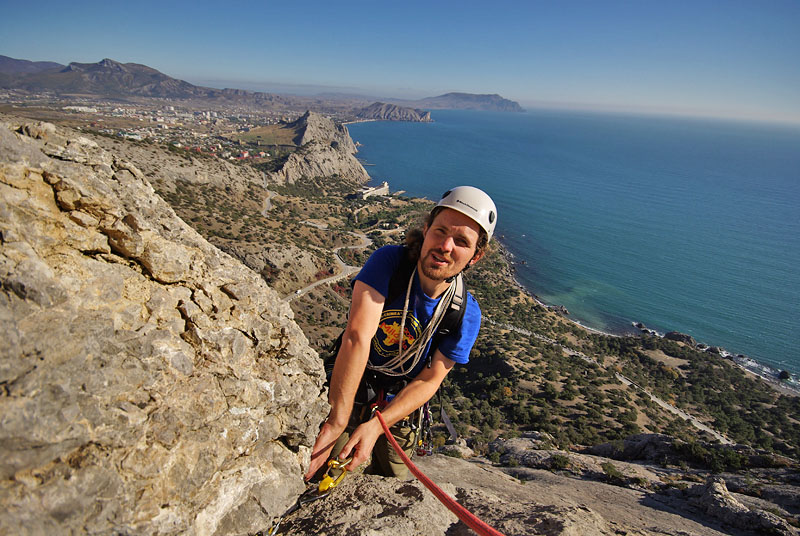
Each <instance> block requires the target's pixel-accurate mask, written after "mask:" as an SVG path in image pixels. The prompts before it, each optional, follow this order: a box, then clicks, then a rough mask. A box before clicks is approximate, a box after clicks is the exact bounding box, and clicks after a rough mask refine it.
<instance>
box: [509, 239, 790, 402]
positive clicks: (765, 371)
mask: <svg viewBox="0 0 800 536" xmlns="http://www.w3.org/2000/svg"><path fill="white" fill-rule="evenodd" d="M497 242H498V243H499V244H500V254H501V255H502V256H503V258H504V259H505V260H506V262H507V263H508V265H509V268H510V269H511V279H512V280H513V281H514V284H515V285H517V287H518V288H519V289H520V290H521V291H522V292H524V293H525V294H527V295H528V296H530V298H531V299H533V300H534V301H535V302H536V303H537V304H539V305H541V306H542V307H544V308H546V309H547V310H549V311H554V312H559V311H560V310H562V311H566V313H567V314H566V315H562V316H563V317H564V319H565V320H567V321H568V322H572V323H573V324H576V325H578V326H579V327H581V328H582V329H585V330H586V331H589V332H592V333H596V334H598V335H603V336H606V337H641V336H642V333H644V329H639V332H638V333H636V332H631V333H624V332H623V333H611V332H607V331H603V330H601V329H597V328H593V327H590V326H587V325H585V324H582V323H581V322H580V321H578V320H575V319H573V318H569V316H568V315H569V314H570V313H569V311H567V309H566V308H565V307H564V306H562V305H557V304H547V303H545V302H544V301H542V300H541V299H540V298H539V296H537V295H536V294H535V293H534V292H533V291H531V290H530V289H529V288H528V287H526V286H525V285H524V284H522V283H520V281H519V280H518V279H517V278H516V275H515V272H516V269H515V264H516V263H515V261H514V258H515V255H514V254H513V253H512V252H511V251H510V250H509V249H508V247H507V246H506V245H505V244H504V243H503V241H502V240H501V239H500V238H499V237H498V238H497ZM636 324H637V322H636V321H633V320H632V321H631V325H632V326H636ZM645 329H646V328H645ZM646 332H647V333H649V334H650V335H653V336H655V337H660V338H663V337H664V334H661V333H658V332H657V331H655V330H651V329H647V330H646ZM697 344H698V346H700V345H703V346H705V348H706V350H702V349H698V348H695V349H696V350H698V351H705V352H708V349H710V348H712V347H711V346H709V345H706V344H705V343H702V342H698V343H697ZM720 350H721V351H720V353H718V354H716V355H719V356H720V357H722V358H723V359H726V360H728V361H730V362H731V363H733V364H734V365H736V366H737V367H739V368H740V369H742V370H743V371H744V372H745V373H746V374H749V375H752V376H754V377H756V378H759V379H761V380H764V381H765V382H766V383H767V385H769V386H770V387H771V388H773V389H774V390H776V391H778V392H779V393H781V394H785V395H788V396H800V377H799V376H798V375H796V374H793V373H789V374H790V376H789V380H788V381H784V380H780V379H779V378H778V374H780V371H779V370H776V369H774V368H773V367H771V366H769V365H766V364H764V363H760V362H758V361H756V360H755V359H753V358H751V357H749V356H746V355H743V354H732V353H730V352H728V351H727V350H725V349H724V348H720ZM708 353H711V352H708Z"/></svg>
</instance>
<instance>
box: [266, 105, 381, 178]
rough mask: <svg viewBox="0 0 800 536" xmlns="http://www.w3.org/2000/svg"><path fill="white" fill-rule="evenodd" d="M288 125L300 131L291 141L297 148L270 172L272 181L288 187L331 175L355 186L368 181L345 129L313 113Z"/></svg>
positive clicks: (308, 113)
mask: <svg viewBox="0 0 800 536" xmlns="http://www.w3.org/2000/svg"><path fill="white" fill-rule="evenodd" d="M290 126H292V127H294V128H296V129H298V130H300V131H302V134H301V135H299V136H298V138H297V139H296V140H295V142H296V143H297V144H298V145H300V146H301V147H300V149H299V150H298V151H296V152H294V153H292V154H291V155H290V156H289V158H288V159H287V161H286V163H284V165H283V167H282V168H281V169H280V170H278V171H276V172H275V173H272V175H271V178H272V180H273V181H275V182H278V183H281V184H284V183H290V184H292V183H294V182H295V181H297V180H299V179H301V178H303V177H306V178H312V179H313V178H316V177H333V176H338V177H340V178H343V179H347V180H351V181H353V182H356V183H364V182H368V181H369V179H370V177H369V174H368V173H367V171H366V170H365V169H364V166H362V165H361V162H359V161H358V159H357V158H356V157H355V153H356V152H357V149H356V146H355V144H354V143H353V140H352V138H350V133H349V132H348V131H347V127H345V126H344V125H336V124H335V123H334V122H333V121H332V120H331V119H328V118H327V117H325V116H322V115H320V114H317V113H314V112H306V113H305V114H304V115H303V116H301V117H300V118H299V119H298V120H297V121H295V122H294V123H292V124H291V125H290Z"/></svg>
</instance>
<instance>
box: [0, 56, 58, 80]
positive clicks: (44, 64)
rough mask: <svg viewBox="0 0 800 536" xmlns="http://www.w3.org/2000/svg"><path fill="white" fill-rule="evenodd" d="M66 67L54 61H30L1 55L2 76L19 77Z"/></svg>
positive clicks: (0, 69) (0, 70)
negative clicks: (19, 75)
mask: <svg viewBox="0 0 800 536" xmlns="http://www.w3.org/2000/svg"><path fill="white" fill-rule="evenodd" d="M63 68H64V66H63V65H61V64H60V63H55V62H53V61H28V60H17V59H14V58H9V57H8V56H2V55H0V74H5V75H18V74H33V73H41V72H44V71H58V70H60V69H63Z"/></svg>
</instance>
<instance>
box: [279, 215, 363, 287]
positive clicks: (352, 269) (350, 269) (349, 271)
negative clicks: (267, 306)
mask: <svg viewBox="0 0 800 536" xmlns="http://www.w3.org/2000/svg"><path fill="white" fill-rule="evenodd" d="M317 227H319V226H317ZM349 234H351V235H353V236H355V237H356V238H359V239H361V243H360V244H356V245H354V246H341V247H338V248H336V249H334V250H333V254H334V256H335V258H336V263H337V264H338V265H339V269H340V270H341V271H340V272H339V273H338V274H335V275H332V276H330V277H326V278H325V279H320V280H319V281H314V282H313V283H311V284H310V285H308V286H306V287H303V288H301V289H300V290H296V291H295V292H294V293H292V294H289V295H288V296H287V297H286V298H284V301H287V302H291V301H292V300H293V299H295V298H299V297H300V296H302V295H303V294H305V293H307V292H309V291H310V290H312V289H314V288H316V287H318V286H320V285H327V284H328V283H334V282H336V281H339V280H340V279H344V278H345V277H350V276H351V275H353V274H354V273H356V272H358V271H359V270H361V267H360V266H350V265H349V264H346V263H345V262H344V261H343V260H342V258H341V257H340V256H339V251H341V250H343V249H362V248H366V247H368V246H369V245H370V244H372V240H371V239H370V238H369V237H367V235H365V234H363V233H356V232H353V231H351V232H349Z"/></svg>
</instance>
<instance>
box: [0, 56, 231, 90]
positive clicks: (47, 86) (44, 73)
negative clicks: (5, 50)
mask: <svg viewBox="0 0 800 536" xmlns="http://www.w3.org/2000/svg"><path fill="white" fill-rule="evenodd" d="M14 61H20V60H14ZM10 74H13V73H10ZM4 85H5V86H6V87H13V88H15V89H24V90H27V91H53V92H56V93H85V94H93V95H103V96H110V97H119V96H140V97H162V98H190V97H200V96H212V95H213V93H214V92H220V90H209V89H208V88H200V87H197V86H194V85H192V84H190V83H188V82H184V81H183V80H178V79H176V78H172V77H170V76H167V75H165V74H163V73H161V72H159V71H157V70H156V69H153V68H151V67H147V66H146V65H140V64H138V63H119V62H117V61H114V60H111V59H104V60H102V61H100V62H98V63H77V62H73V63H70V64H69V65H67V66H66V67H63V68H61V69H50V70H40V71H17V73H16V76H12V77H11V78H9V79H8V80H7V81H6V82H5V84H4Z"/></svg>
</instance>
